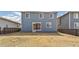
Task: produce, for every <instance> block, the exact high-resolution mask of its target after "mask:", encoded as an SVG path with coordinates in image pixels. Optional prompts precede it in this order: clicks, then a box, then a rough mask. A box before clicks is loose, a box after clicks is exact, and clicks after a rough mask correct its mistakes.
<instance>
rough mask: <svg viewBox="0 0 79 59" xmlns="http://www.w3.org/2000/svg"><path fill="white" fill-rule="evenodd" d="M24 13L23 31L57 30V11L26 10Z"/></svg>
mask: <svg viewBox="0 0 79 59" xmlns="http://www.w3.org/2000/svg"><path fill="white" fill-rule="evenodd" d="M21 13H22V29H21V30H22V31H23V32H56V31H57V12H40V11H25V12H21Z"/></svg>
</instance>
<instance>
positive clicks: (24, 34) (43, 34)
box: [0, 32, 63, 36]
mask: <svg viewBox="0 0 79 59" xmlns="http://www.w3.org/2000/svg"><path fill="white" fill-rule="evenodd" d="M0 36H63V35H62V34H61V33H59V32H53V33H45V32H44V33H40V32H37V33H31V32H27V33H26V32H15V33H8V34H1V35H0Z"/></svg>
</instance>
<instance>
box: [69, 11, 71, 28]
mask: <svg viewBox="0 0 79 59" xmlns="http://www.w3.org/2000/svg"><path fill="white" fill-rule="evenodd" d="M70 22H71V19H70V12H69V29H71V23H70Z"/></svg>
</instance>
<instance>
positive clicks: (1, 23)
mask: <svg viewBox="0 0 79 59" xmlns="http://www.w3.org/2000/svg"><path fill="white" fill-rule="evenodd" d="M6 25H8V28H17V27H18V26H19V24H15V23H12V22H9V21H6V20H3V19H0V27H1V29H3V28H4V27H6Z"/></svg>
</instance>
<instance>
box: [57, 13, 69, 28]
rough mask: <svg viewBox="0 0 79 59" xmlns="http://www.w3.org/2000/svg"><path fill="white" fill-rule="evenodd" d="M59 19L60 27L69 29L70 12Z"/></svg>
mask: <svg viewBox="0 0 79 59" xmlns="http://www.w3.org/2000/svg"><path fill="white" fill-rule="evenodd" d="M58 20H59V21H58V22H59V25H58V28H59V29H69V13H68V14H66V15H64V16H62V17H60V18H59V19H58Z"/></svg>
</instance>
